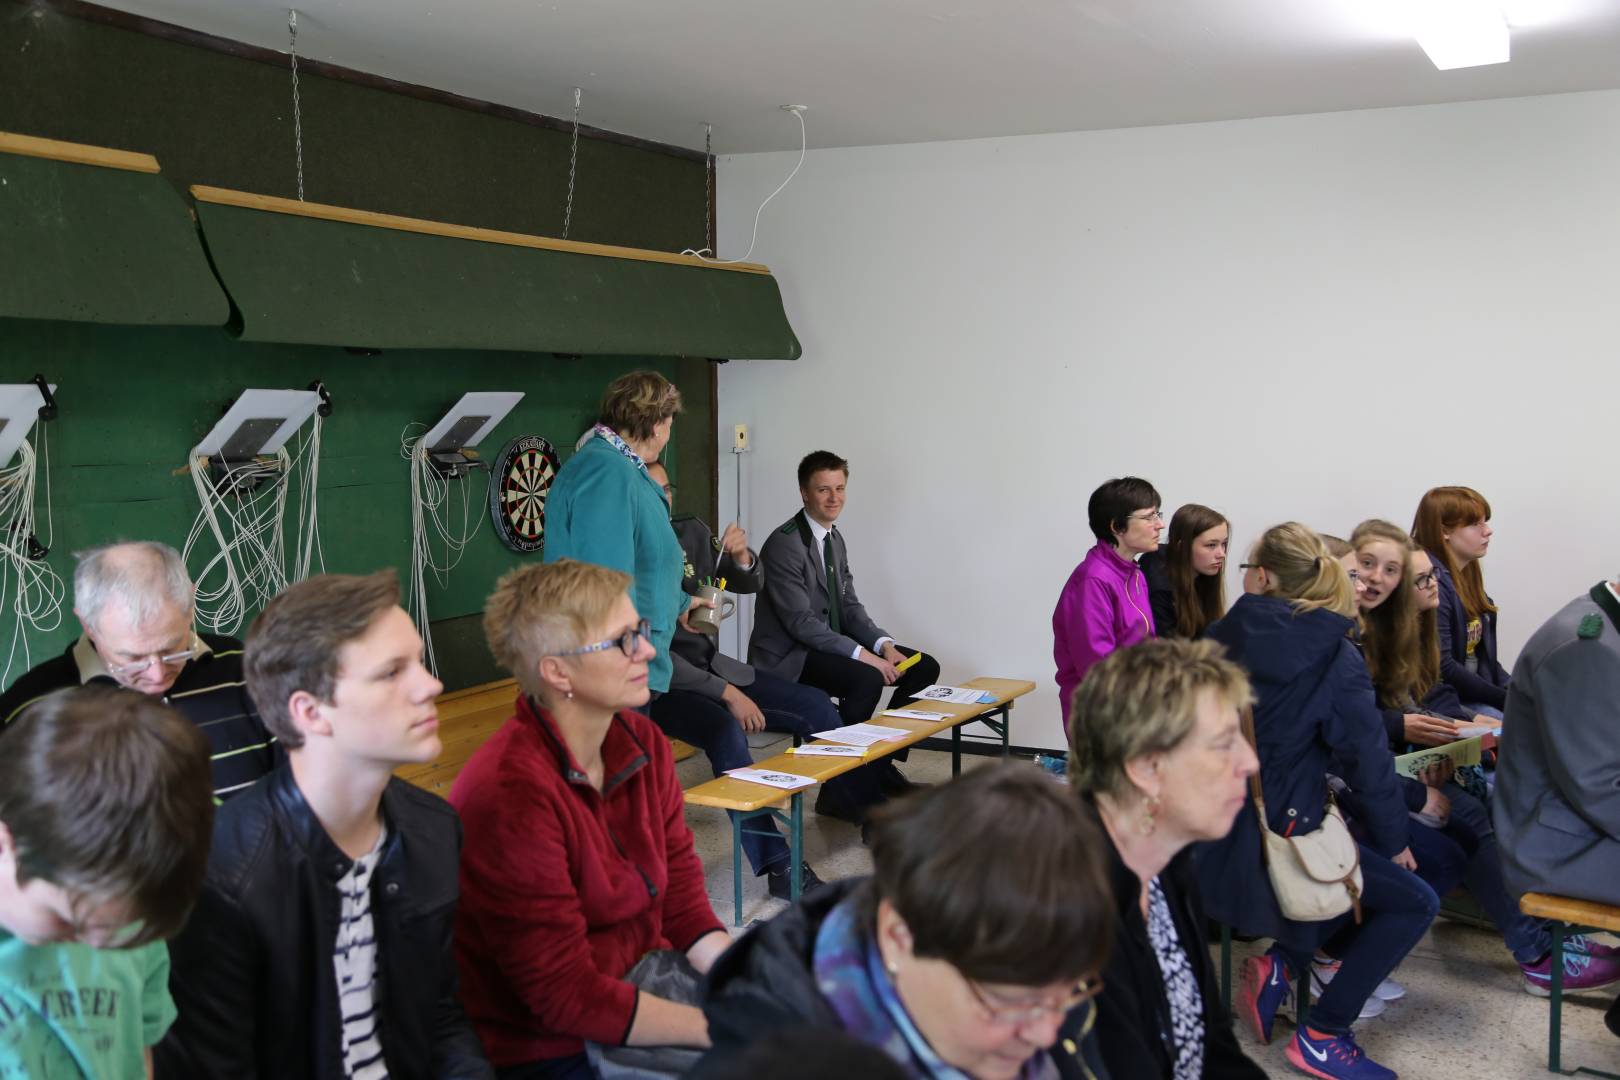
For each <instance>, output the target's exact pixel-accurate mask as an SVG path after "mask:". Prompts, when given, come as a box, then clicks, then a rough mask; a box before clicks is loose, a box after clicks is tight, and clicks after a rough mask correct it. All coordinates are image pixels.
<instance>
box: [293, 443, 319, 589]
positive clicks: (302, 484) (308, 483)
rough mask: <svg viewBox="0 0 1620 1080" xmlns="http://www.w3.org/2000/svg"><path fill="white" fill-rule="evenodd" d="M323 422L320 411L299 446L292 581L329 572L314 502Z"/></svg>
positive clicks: (316, 491) (316, 492) (317, 488)
mask: <svg viewBox="0 0 1620 1080" xmlns="http://www.w3.org/2000/svg"><path fill="white" fill-rule="evenodd" d="M321 422H322V417H321V414H320V413H319V412H317V413H316V414H315V422H314V424H313V425H312V426H311V427H310V431H309V435H308V436H307V437H305V438H304V440H303V441H302V442H301V443H300V445H299V448H298V456H299V460H300V461H301V462H303V468H302V469H301V470H300V471H299V474H298V480H299V483H298V521H297V528H298V540H297V546H296V548H295V549H294V551H295V558H294V561H293V570H292V580H293V581H303V580H304V579H305V578H307V577H309V575H310V574H311V573H321V574H324V573H325V572H326V552H325V550H324V549H323V548H322V547H321V524H320V519H319V517H318V516H317V511H316V505H315V504H316V495H317V494H318V491H319V487H318V485H319V481H320V472H321Z"/></svg>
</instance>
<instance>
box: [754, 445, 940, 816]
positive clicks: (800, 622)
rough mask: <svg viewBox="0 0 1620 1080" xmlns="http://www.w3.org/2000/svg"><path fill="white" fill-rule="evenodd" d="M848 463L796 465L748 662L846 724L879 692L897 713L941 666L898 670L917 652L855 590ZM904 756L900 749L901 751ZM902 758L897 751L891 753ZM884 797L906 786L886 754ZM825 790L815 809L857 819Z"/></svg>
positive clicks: (881, 771)
mask: <svg viewBox="0 0 1620 1080" xmlns="http://www.w3.org/2000/svg"><path fill="white" fill-rule="evenodd" d="M848 479H849V462H847V461H845V460H844V459H843V458H841V457H839V456H838V455H837V454H834V453H831V452H830V451H827V450H817V451H815V452H813V453H811V454H808V455H806V456H805V458H804V460H803V461H801V462H799V497H800V499H802V500H803V502H804V509H803V510H801V511H799V513H797V514H795V515H793V517H792V518H790V519H788V521H787V523H786V524H784V525H783V526H782V527H781V528H779V529H777V530H776V531H775V532H773V533H771V535H770V537H769V538H768V539H767V540H766V541H765V547H764V548H763V549H762V551H761V556H762V557H763V560H764V563H765V566H766V571H765V591H764V592H763V593H761V594H760V599H759V603H758V605H757V606H756V608H755V611H754V631H753V635H752V636H751V637H750V639H749V642H748V661H749V663H751V664H753V665H754V667H756V668H757V669H759V670H760V671H764V672H769V673H770V674H773V675H778V676H781V677H782V678H784V679H793V680H796V681H798V682H801V683H804V684H805V685H807V686H814V687H817V688H818V689H821V690H824V691H826V692H827V693H828V694H831V695H832V696H833V697H836V698H837V699H838V711H839V713H840V714H841V715H842V716H843V718H844V722H845V723H846V724H856V723H860V722H862V721H865V720H870V719H871V718H872V714H873V713H875V712H876V711H877V706H878V699H879V698H880V697H882V695H883V688H884V686H893V687H894V693H893V694H892V695H891V696H890V698H889V708H891V709H893V708H900V707H903V706H904V705H906V704H908V703H909V702H910V701H912V699H913V695H914V694H916V693H917V691H919V690H921V689H923V688H924V687H926V686H928V685H930V684H931V683H933V682H935V681H937V680H938V679H939V662H938V661H936V660H935V659H934V658H933V657H931V656H928V655H927V654H923V655H921V656H919V657H918V659H917V661H916V662H915V663H914V664H913V665H912V666H911V667H910V668H908V669H907V670H906V671H904V672H898V671H896V668H897V667H898V666H899V665H900V664H901V663H902V662H904V661H905V660H906V659H907V658H908V657H910V656H911V655H912V654H913V653H914V652H915V651H916V650H914V649H905V648H901V647H900V646H899V645H897V644H896V643H895V640H894V638H893V637H892V636H891V635H890V634H889V633H887V632H886V631H884V630H883V629H882V628H880V627H879V626H878V625H877V623H876V622H874V621H873V620H872V617H871V616H870V615H868V614H867V613H866V607H865V605H863V604H862V603H861V601H860V597H859V596H857V595H856V593H855V576H854V575H853V574H852V573H851V572H850V568H849V549H848V547H847V546H846V545H845V543H844V538H843V536H842V535H841V534H840V533H839V532H838V529H837V527H836V525H835V522H836V521H837V520H838V515H839V514H840V513H841V512H842V511H843V508H844V488H845V485H846V483H847V481H848ZM902 753H903V752H902ZM896 756H900V755H896ZM871 768H875V769H876V770H877V771H878V776H879V779H880V780H881V781H882V783H883V787H884V790H885V792H886V793H887V794H891V795H893V794H899V793H901V792H903V791H904V790H905V789H906V788H908V787H909V786H910V784H909V783H908V782H907V781H906V779H905V778H904V777H903V776H901V775H900V772H899V770H897V769H895V768H894V766H893V764H892V762H891V760H890V759H889V758H884V759H883V760H882V761H880V762H878V763H875V764H874V765H873V766H871ZM848 809H850V808H845V807H839V806H837V805H836V804H835V803H834V802H833V801H832V800H830V799H829V797H828V795H827V793H826V792H825V791H823V793H822V797H820V798H818V799H817V802H816V812H817V813H827V814H829V815H830V816H832V817H843V818H846V819H848V820H857V821H863V820H864V819H865V815H864V813H845V812H843V811H846V810H848Z"/></svg>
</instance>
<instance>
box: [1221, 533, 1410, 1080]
mask: <svg viewBox="0 0 1620 1080" xmlns="http://www.w3.org/2000/svg"><path fill="white" fill-rule="evenodd" d="M1243 569H1244V571H1245V572H1244V576H1243V590H1244V595H1243V596H1241V597H1239V598H1238V601H1237V603H1236V604H1234V605H1232V610H1231V611H1229V612H1228V613H1227V615H1226V617H1225V618H1223V619H1222V620H1221V621H1220V622H1218V623H1216V624H1215V625H1214V626H1212V627H1210V630H1209V636H1210V637H1211V638H1212V639H1214V640H1215V641H1217V642H1219V643H1220V644H1221V645H1223V646H1224V647H1225V648H1226V655H1227V656H1228V657H1229V658H1230V659H1232V660H1233V661H1234V662H1236V663H1238V664H1239V665H1241V666H1242V667H1243V668H1244V669H1245V670H1246V671H1247V672H1248V674H1249V679H1250V682H1251V684H1252V686H1253V688H1254V694H1255V699H1256V700H1255V706H1254V729H1255V740H1256V744H1255V749H1256V751H1257V753H1258V755H1259V758H1260V782H1261V788H1262V791H1263V793H1264V798H1265V804H1266V814H1267V817H1268V821H1267V825H1268V827H1269V828H1270V829H1271V831H1272V832H1274V833H1276V834H1277V835H1279V836H1294V835H1296V834H1301V835H1302V834H1307V833H1312V832H1315V831H1317V830H1318V829H1320V828H1321V827H1322V822H1323V820H1324V817H1325V814H1326V807H1327V805H1328V801H1329V800H1328V783H1327V774H1328V773H1329V772H1330V771H1332V772H1334V773H1335V774H1337V775H1339V776H1341V777H1342V778H1343V779H1344V780H1346V781H1347V782H1348V783H1349V785H1350V786H1351V787H1352V788H1353V789H1354V790H1355V791H1357V792H1358V794H1359V795H1360V797H1361V800H1362V804H1363V807H1364V813H1363V816H1362V819H1361V824H1362V826H1364V828H1365V835H1366V839H1365V840H1364V841H1362V844H1361V848H1360V862H1361V869H1362V875H1363V879H1364V887H1363V890H1362V894H1361V914H1362V920H1361V922H1360V923H1359V924H1357V923H1356V922H1355V921H1354V919H1353V916H1352V915H1351V914H1350V913H1346V914H1344V915H1342V916H1339V917H1338V918H1337V919H1332V920H1328V921H1325V922H1306V921H1299V920H1294V919H1288V918H1285V917H1284V916H1283V914H1282V910H1281V908H1280V906H1279V905H1278V903H1277V899H1276V894H1275V893H1274V892H1273V890H1272V885H1271V880H1270V878H1269V876H1268V874H1267V870H1266V864H1265V859H1264V856H1263V854H1262V850H1261V836H1260V830H1259V827H1258V824H1257V821H1256V817H1255V814H1254V812H1253V811H1252V810H1251V811H1250V812H1248V813H1243V814H1239V815H1238V818H1237V822H1236V824H1235V825H1234V826H1233V828H1232V830H1231V832H1229V833H1228V834H1227V835H1226V837H1225V838H1224V839H1221V840H1217V841H1214V842H1212V843H1211V844H1209V845H1208V846H1207V847H1206V848H1205V850H1204V852H1203V853H1202V854H1201V855H1200V857H1199V860H1198V885H1199V890H1200V893H1201V895H1202V896H1203V899H1204V905H1205V907H1206V909H1207V910H1208V911H1209V914H1210V915H1211V916H1212V917H1214V918H1216V919H1219V920H1220V921H1221V922H1223V923H1226V924H1227V925H1229V926H1232V927H1233V928H1235V929H1237V930H1239V931H1241V932H1243V933H1247V934H1251V935H1254V936H1257V937H1269V938H1272V939H1274V940H1275V942H1276V944H1275V945H1273V946H1272V948H1271V949H1270V950H1268V951H1267V952H1266V953H1264V954H1263V955H1261V956H1257V957H1252V958H1250V959H1249V960H1248V961H1247V962H1246V963H1245V964H1244V970H1243V990H1242V996H1241V1001H1240V1003H1239V1007H1238V1015H1239V1016H1240V1017H1242V1018H1243V1019H1244V1021H1245V1022H1246V1023H1247V1025H1248V1026H1249V1027H1250V1029H1251V1030H1252V1031H1253V1032H1254V1035H1255V1038H1256V1039H1258V1040H1259V1041H1260V1042H1263V1043H1264V1042H1269V1041H1270V1039H1271V1033H1272V1025H1273V1021H1274V1020H1275V1018H1276V1015H1277V1012H1278V1010H1279V1009H1280V1008H1281V1007H1282V1006H1283V1005H1284V1004H1285V1003H1286V1002H1287V1001H1288V1000H1289V999H1290V997H1291V994H1292V991H1291V987H1290V981H1291V980H1292V979H1293V977H1294V975H1293V973H1294V972H1298V971H1302V970H1303V969H1304V965H1305V964H1308V963H1310V962H1311V956H1312V952H1313V950H1314V949H1315V948H1316V947H1317V946H1319V945H1321V944H1322V943H1323V942H1325V941H1328V940H1329V939H1336V940H1335V945H1336V946H1338V948H1337V952H1336V955H1337V956H1338V959H1339V961H1340V966H1339V968H1338V970H1337V974H1336V975H1335V976H1334V977H1333V980H1332V981H1331V982H1330V983H1329V984H1328V985H1327V987H1326V989H1325V990H1324V991H1323V993H1322V997H1321V1000H1320V1001H1319V1002H1317V1004H1316V1006H1315V1007H1314V1008H1313V1009H1312V1010H1311V1012H1310V1019H1309V1022H1308V1026H1307V1027H1304V1028H1299V1029H1297V1030H1296V1031H1295V1033H1294V1038H1293V1039H1291V1040H1290V1041H1289V1045H1288V1047H1287V1051H1286V1053H1287V1057H1288V1060H1289V1062H1290V1063H1292V1064H1293V1065H1295V1066H1296V1067H1298V1068H1300V1069H1302V1070H1304V1071H1306V1072H1308V1073H1310V1074H1311V1075H1314V1076H1320V1077H1332V1078H1340V1077H1343V1078H1355V1080H1392V1078H1393V1077H1394V1076H1395V1073H1394V1072H1393V1071H1392V1070H1390V1069H1387V1068H1385V1067H1383V1066H1381V1065H1379V1064H1377V1063H1376V1062H1373V1061H1372V1060H1371V1059H1370V1058H1368V1057H1367V1056H1366V1054H1365V1053H1364V1052H1363V1051H1362V1050H1361V1048H1360V1047H1359V1046H1358V1045H1357V1044H1356V1042H1355V1038H1354V1036H1353V1035H1352V1033H1351V1030H1350V1029H1351V1025H1352V1024H1354V1023H1355V1021H1356V1019H1357V1017H1358V1016H1359V1014H1360V1012H1361V1008H1362V1006H1363V1004H1365V1003H1366V1001H1367V999H1368V997H1370V996H1371V995H1372V993H1373V990H1374V989H1375V988H1376V987H1377V986H1378V985H1379V984H1380V983H1381V982H1383V980H1384V979H1385V978H1386V977H1387V976H1388V975H1389V973H1390V972H1391V971H1393V970H1394V968H1395V966H1396V965H1397V964H1398V963H1400V961H1401V959H1402V958H1403V957H1405V956H1406V954H1407V953H1408V952H1409V951H1410V950H1411V948H1412V946H1414V945H1416V944H1417V943H1418V941H1419V940H1420V939H1421V938H1422V937H1423V933H1424V931H1425V930H1427V929H1428V927H1429V924H1430V923H1431V922H1432V921H1433V920H1434V916H1435V913H1436V912H1437V911H1438V910H1439V906H1440V901H1439V899H1438V898H1437V897H1436V896H1435V894H1434V890H1433V889H1431V888H1430V887H1429V886H1428V885H1426V884H1425V883H1424V882H1422V881H1421V880H1419V879H1418V878H1417V877H1416V876H1415V875H1414V874H1412V873H1410V872H1409V871H1411V870H1413V869H1415V868H1416V866H1417V863H1416V860H1415V859H1414V858H1413V856H1412V852H1411V850H1410V849H1409V848H1408V846H1407V835H1406V832H1407V806H1406V803H1405V802H1404V800H1403V799H1402V796H1401V793H1400V791H1399V790H1398V789H1397V786H1396V783H1395V764H1394V759H1393V758H1392V756H1391V755H1390V751H1389V744H1388V741H1387V740H1386V738H1385V733H1384V725H1383V722H1382V719H1381V717H1380V716H1379V712H1378V705H1377V701H1376V699H1375V698H1374V696H1373V688H1372V683H1371V680H1370V679H1369V678H1368V677H1367V665H1366V664H1365V663H1364V662H1363V661H1362V659H1361V657H1360V656H1359V655H1358V654H1357V652H1356V648H1355V646H1354V645H1353V644H1352V643H1351V641H1350V638H1349V632H1350V630H1351V629H1352V627H1353V626H1354V622H1353V618H1354V616H1355V612H1356V601H1355V590H1354V588H1353V587H1352V586H1351V584H1350V580H1349V578H1348V577H1347V576H1346V574H1345V572H1344V568H1343V567H1342V566H1341V565H1340V564H1339V562H1338V561H1337V560H1336V559H1334V558H1333V556H1332V555H1331V554H1330V553H1329V552H1328V550H1327V548H1326V547H1325V546H1324V545H1323V543H1322V540H1321V538H1320V537H1318V536H1317V535H1316V534H1315V533H1314V532H1312V531H1311V530H1310V529H1308V528H1306V527H1305V526H1304V525H1301V524H1299V523H1298V522H1286V523H1284V524H1282V525H1276V526H1273V527H1272V528H1270V529H1268V530H1266V532H1265V533H1264V535H1262V536H1261V538H1260V541H1259V542H1258V543H1257V544H1256V545H1255V546H1254V548H1253V550H1252V551H1251V552H1250V555H1249V559H1248V561H1247V562H1246V563H1244V565H1243Z"/></svg>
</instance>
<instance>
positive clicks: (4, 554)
mask: <svg viewBox="0 0 1620 1080" xmlns="http://www.w3.org/2000/svg"><path fill="white" fill-rule="evenodd" d="M39 439H40V445H41V446H43V447H44V457H45V527H46V529H47V530H48V531H49V532H50V533H51V535H50V536H48V537H46V538H45V539H44V540H42V541H40V542H41V543H42V544H43V545H44V546H45V547H47V548H48V547H50V545H51V542H52V541H53V540H54V539H55V533H56V528H55V523H54V520H53V518H52V513H51V450H50V443H49V436H48V435H47V434H46V429H45V425H43V424H41V425H40V427H39ZM37 463H38V458H36V457H35V453H34V448H33V447H32V446H30V445H29V443H28V440H27V439H24V440H23V441H22V442H21V443H20V444H18V447H17V463H16V464H15V465H12V466H11V467H9V468H6V469H0V608H3V607H5V606H9V607H10V608H11V610H12V614H13V618H14V622H13V624H12V634H11V647H10V649H8V650H7V653H6V667H5V672H4V673H3V674H0V686H3V685H9V684H10V682H11V669H12V668H13V667H14V666H16V663H17V661H18V659H19V658H20V659H21V661H22V664H21V670H22V671H27V670H28V669H29V668H30V667H32V666H33V665H32V663H31V657H30V654H29V649H28V632H29V630H30V629H32V630H34V631H38V632H41V633H49V632H50V631H52V630H55V629H56V628H57V627H59V626H61V625H62V604H63V601H64V600H65V599H66V597H67V589H66V587H65V586H64V585H63V583H62V579H61V577H59V576H58V575H57V573H56V571H55V570H53V569H51V565H50V563H48V562H46V561H45V560H44V559H39V560H37V561H36V560H34V559H31V558H29V555H28V552H29V546H30V545H29V542H30V541H31V540H33V539H34V538H35V535H36V534H35V531H34V527H35V525H36V524H37V521H36V517H35V510H34V495H35V481H36V479H37V478H38V475H39V473H38V469H37V467H36V466H37Z"/></svg>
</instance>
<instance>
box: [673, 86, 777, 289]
mask: <svg viewBox="0 0 1620 1080" xmlns="http://www.w3.org/2000/svg"><path fill="white" fill-rule="evenodd" d="M782 108H784V109H786V110H787V111H788V112H790V113H792V114H793V118H794V119H795V120H797V121H798V122H799V161H798V164H796V165H794V166H793V171H792V172H790V173H788V174H787V179H786V180H783V181H782V182H781V183H780V184H778V185H777V187H776V190H775V191H773V192H771V193H770V194H769V195H767V196H765V201H764V202H762V203H760V204H759V209H758V210H756V211H754V233H753V235H752V236H750V237H749V238H748V250H747V251H746V252H744V253H743V256H742V258H740V259H716V258H714V252H712V251H710V250H709V249H708V248H697V249H694V248H687V249H686V250H685V251H683V252H681V254H682V255H696V256H697V257H698V258H700V259H702V260H703V261H704V262H709V263H716V264H720V265H725V264H727V263H740V262H747V261H748V259H749V256H751V255H753V254H754V245H755V244H757V243H758V242H759V216H760V215H761V214H763V213H764V212H765V207H767V206H769V205H770V202H771V200H772V199H774V198H776V197H777V196H778V195H780V194H782V189H783V188H785V187H787V186H788V185H789V184H790V183H792V182H793V178H794V177H795V176H798V175H799V170H800V169H802V168H803V167H804V154H805V150H806V149H807V148H808V146H809V140H808V138H807V136H806V134H805V130H804V106H802V105H784V106H782Z"/></svg>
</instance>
